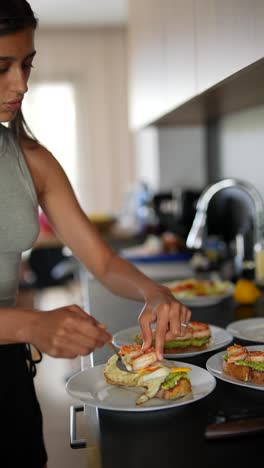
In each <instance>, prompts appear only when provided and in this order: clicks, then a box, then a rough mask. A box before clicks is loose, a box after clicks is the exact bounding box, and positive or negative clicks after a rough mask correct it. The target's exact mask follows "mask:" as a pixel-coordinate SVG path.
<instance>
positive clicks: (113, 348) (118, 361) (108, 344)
mask: <svg viewBox="0 0 264 468" xmlns="http://www.w3.org/2000/svg"><path fill="white" fill-rule="evenodd" d="M107 346H109V348H111V350H112V351H114V353H115V354H116V355H117V357H118V360H117V361H116V365H117V367H118V369H120V370H122V371H125V372H131V371H129V370H128V369H127V368H126V366H125V364H124V363H123V361H122V359H121V357H120V356H119V353H118V351H119V350H118V349H117V348H116V347H115V345H114V344H113V343H112V342H111V341H110V342H109V343H107Z"/></svg>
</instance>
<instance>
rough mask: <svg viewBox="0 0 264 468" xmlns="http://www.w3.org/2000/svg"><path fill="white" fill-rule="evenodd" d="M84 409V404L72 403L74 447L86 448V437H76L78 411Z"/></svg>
mask: <svg viewBox="0 0 264 468" xmlns="http://www.w3.org/2000/svg"><path fill="white" fill-rule="evenodd" d="M80 411H81V412H82V411H84V406H83V405H77V406H74V405H71V407H70V445H71V448H73V449H79V448H85V447H86V440H85V439H79V440H77V439H76V414H77V413H78V412H80Z"/></svg>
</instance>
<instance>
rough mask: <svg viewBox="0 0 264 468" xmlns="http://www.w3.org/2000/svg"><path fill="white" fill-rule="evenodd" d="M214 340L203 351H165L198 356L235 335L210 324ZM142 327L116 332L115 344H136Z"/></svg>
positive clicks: (167, 356)
mask: <svg viewBox="0 0 264 468" xmlns="http://www.w3.org/2000/svg"><path fill="white" fill-rule="evenodd" d="M209 326H210V329H211V334H212V340H211V344H209V346H208V348H207V349H202V350H201V351H185V352H184V351H182V352H180V353H165V354H164V357H165V358H176V359H178V358H183V357H191V356H196V355H197V354H203V353H208V352H209V351H214V350H215V349H219V348H222V347H224V346H227V345H228V344H229V343H231V341H232V340H233V336H232V335H231V334H230V333H228V331H226V330H225V329H224V328H220V327H216V326H215V325H210V324H209ZM139 331H140V327H139V326H135V327H130V328H127V329H126V330H121V331H120V332H117V333H115V335H114V336H113V341H114V344H115V345H116V346H117V347H118V348H121V346H125V345H134V344H136V343H135V341H134V336H135V335H137V333H139Z"/></svg>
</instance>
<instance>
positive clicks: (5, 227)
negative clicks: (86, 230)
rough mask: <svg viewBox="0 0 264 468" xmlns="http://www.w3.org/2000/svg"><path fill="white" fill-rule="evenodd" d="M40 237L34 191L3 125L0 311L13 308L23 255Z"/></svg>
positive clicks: (0, 152)
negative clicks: (0, 309) (3, 308)
mask: <svg viewBox="0 0 264 468" xmlns="http://www.w3.org/2000/svg"><path fill="white" fill-rule="evenodd" d="M38 233H39V222H38V200H37V195H36V191H35V187H34V184H33V181H32V178H31V175H30V172H29V169H28V167H27V164H26V161H25V159H24V156H23V153H22V151H21V150H20V147H19V145H18V144H17V142H16V140H15V138H14V137H13V135H12V133H11V131H10V130H9V129H8V128H6V127H4V126H3V125H1V124H0V307H1V306H2V307H3V306H6V307H8V306H14V305H15V301H16V294H17V289H18V283H19V268H20V261H21V254H22V252H23V251H25V250H28V249H30V248H31V247H32V245H33V243H34V241H35V240H36V238H37V236H38Z"/></svg>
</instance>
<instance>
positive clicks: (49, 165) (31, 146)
mask: <svg viewBox="0 0 264 468" xmlns="http://www.w3.org/2000/svg"><path fill="white" fill-rule="evenodd" d="M20 145H21V148H22V151H23V154H24V156H25V159H26V162H27V164H28V167H29V170H30V172H31V176H32V178H33V181H34V184H35V187H36V190H37V192H38V193H39V194H41V193H42V192H43V191H45V188H46V187H47V183H48V181H52V180H53V177H56V174H58V175H59V174H60V175H61V174H62V173H63V170H62V168H61V166H60V164H59V162H58V161H57V160H56V158H55V157H54V156H53V154H52V153H51V152H50V151H49V150H48V149H47V148H45V146H43V145H41V144H40V143H38V142H36V141H33V140H23V141H21V143H20Z"/></svg>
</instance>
